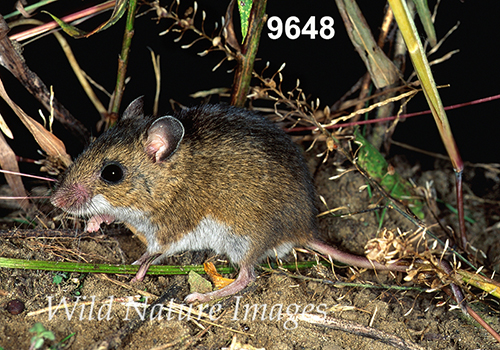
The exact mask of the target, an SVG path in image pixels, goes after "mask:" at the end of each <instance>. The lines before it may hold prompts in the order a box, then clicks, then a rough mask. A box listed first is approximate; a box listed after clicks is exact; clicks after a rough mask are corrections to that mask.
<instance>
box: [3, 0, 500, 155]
mask: <svg viewBox="0 0 500 350" xmlns="http://www.w3.org/2000/svg"><path fill="white" fill-rule="evenodd" d="M13 3H14V1H12V2H11V1H4V0H3V1H2V2H1V4H0V13H2V14H7V13H9V12H11V10H12V8H13ZM29 3H30V4H31V3H33V1H29ZM97 3H100V1H90V0H85V1H81V0H61V1H58V2H56V3H54V4H51V5H50V6H47V7H46V8H47V9H48V10H49V11H51V12H52V13H54V14H55V15H58V16H60V17H62V16H65V15H67V14H70V13H72V12H75V11H76V10H78V9H82V8H85V7H88V6H90V5H92V4H97ZM358 3H359V6H360V7H361V10H362V12H363V13H364V15H365V16H366V18H367V21H368V23H369V24H370V26H371V27H372V30H373V32H374V33H375V35H376V36H377V35H378V30H377V29H378V27H379V26H380V23H381V19H382V16H383V12H384V6H385V2H383V1H372V0H370V1H358ZM434 3H435V2H434V1H430V2H429V4H430V5H431V6H434ZM161 4H162V6H168V5H169V4H170V2H168V3H167V2H165V1H162V2H161ZM190 5H192V2H190V1H188V0H182V2H181V12H182V11H183V10H184V9H186V8H187V7H188V6H190ZM226 6H227V1H213V0H212V1H210V0H201V1H198V8H199V12H200V15H199V16H198V23H200V22H199V19H200V18H201V10H205V11H206V13H207V19H206V25H205V28H206V30H207V32H208V33H210V32H211V29H212V28H213V24H214V22H216V21H219V22H220V18H221V16H223V15H224V13H225V9H226ZM431 8H432V7H431ZM145 9H146V7H145V6H143V7H141V12H143V11H144V10H145ZM499 10H500V4H499V3H498V2H497V1H470V0H465V1H463V2H460V1H458V0H445V1H443V2H442V3H441V5H440V8H439V10H438V15H437V19H436V29H437V36H438V39H440V38H442V37H443V36H444V35H445V34H446V33H447V32H448V30H449V29H451V28H452V27H453V26H454V25H455V24H456V23H457V22H460V27H459V28H458V30H457V31H456V32H455V33H453V34H452V35H451V36H450V37H449V38H448V40H447V41H446V42H445V44H444V45H443V47H442V48H441V49H440V50H439V51H438V52H437V53H436V54H434V55H433V56H432V57H431V60H432V59H436V58H438V57H440V56H443V55H444V54H445V53H447V52H449V51H451V50H454V49H460V52H459V53H458V54H456V55H454V56H453V57H452V58H451V59H450V60H448V61H445V62H443V63H441V64H439V65H436V66H434V67H433V68H432V69H433V73H434V77H435V80H436V83H437V84H438V85H442V84H450V85H451V87H450V88H446V89H441V90H440V94H441V97H442V100H443V104H444V105H445V106H448V105H453V104H457V103H463V102H468V101H472V100H475V99H478V98H484V97H488V96H493V95H496V94H498V93H499V92H498V91H499V88H498V84H497V79H498V77H499V74H498V73H499V66H498V58H499V53H498V51H499V49H498V42H499V39H500V31H499V29H498V24H497V19H498V16H499V12H500V11H499ZM267 13H268V14H269V16H279V17H280V18H281V19H282V20H283V21H285V20H286V19H287V18H288V17H289V16H297V17H299V19H300V20H301V23H305V22H306V21H307V20H308V19H309V17H310V16H316V18H317V22H318V21H319V18H321V17H323V16H331V17H333V18H334V21H335V24H334V28H335V31H336V34H335V36H334V37H333V39H331V40H323V39H321V38H316V39H315V40H311V39H310V38H308V37H302V38H300V39H298V40H289V39H287V38H286V37H285V36H282V38H280V39H279V40H271V39H269V37H268V33H269V31H268V29H267V28H265V29H264V32H263V35H262V39H261V44H260V48H259V52H258V59H259V60H258V61H257V62H256V66H255V69H256V70H257V71H260V70H261V69H262V68H263V67H264V65H265V63H266V62H267V61H269V62H270V63H271V66H270V69H269V70H268V74H271V73H272V72H274V71H276V70H277V69H278V68H279V67H280V66H281V64H282V63H284V62H286V64H287V65H286V68H285V69H284V71H283V75H284V79H285V82H284V84H285V85H284V86H285V87H288V88H291V87H293V86H294V85H295V81H296V79H297V78H298V79H300V81H301V86H302V88H303V89H304V91H305V92H306V93H307V94H308V95H310V96H311V97H312V98H316V97H318V98H320V100H321V102H322V105H323V106H324V105H325V104H329V105H331V104H333V103H334V102H335V101H337V100H338V99H339V98H340V97H341V96H342V95H343V94H344V93H345V92H346V91H347V90H348V89H350V88H351V86H352V85H354V84H355V82H356V81H357V80H358V79H359V78H360V77H361V76H362V75H363V74H364V72H365V71H366V70H365V68H364V66H363V63H362V61H361V60H360V58H359V56H358V54H357V53H356V52H355V50H354V47H353V45H352V44H351V42H350V41H349V39H348V37H347V33H346V31H345V28H344V25H343V23H342V19H341V17H340V15H339V13H338V10H337V8H336V6H335V2H334V1H331V0H314V1H306V0H294V1H285V0H270V1H269V2H268V7H267ZM109 14H110V12H108V13H107V14H104V15H101V16H100V17H98V18H96V19H94V20H92V21H90V22H88V23H85V24H83V25H82V26H81V27H82V28H83V29H86V30H89V29H92V28H93V27H94V26H97V25H98V24H100V23H101V22H103V21H104V20H105V19H106V18H107V17H106V16H109ZM34 17H35V18H37V19H41V20H44V21H49V20H50V19H49V17H48V15H46V14H43V13H37V14H36V15H35V16H34ZM152 17H154V13H149V14H147V15H145V16H142V17H139V18H137V20H136V31H135V36H134V39H133V48H132V53H131V58H130V62H129V69H128V75H129V76H130V77H131V80H130V82H129V84H128V85H127V89H126V92H125V95H124V100H123V103H122V110H123V109H124V108H125V107H126V105H127V104H128V103H129V102H130V101H131V100H132V99H134V98H135V97H137V96H139V95H145V97H146V102H147V105H148V107H147V109H149V111H151V107H149V106H151V105H152V102H153V97H154V93H155V82H154V76H153V67H152V63H151V58H150V57H151V56H150V51H149V49H148V48H151V49H153V50H154V52H155V53H156V54H159V55H160V56H161V70H162V91H161V97H162V99H161V103H160V112H161V113H168V111H169V110H170V103H169V99H173V100H176V101H179V102H180V103H182V104H186V105H194V104H197V103H200V102H201V100H199V99H198V100H196V99H192V98H190V97H189V96H188V95H189V94H192V93H194V92H196V91H200V90H208V89H211V88H215V87H230V86H231V83H232V75H231V74H228V73H227V71H228V70H230V69H231V68H232V67H233V64H232V63H231V62H226V63H224V64H223V65H222V66H221V67H220V68H219V69H218V70H216V71H215V72H212V68H213V67H214V66H215V65H216V64H217V63H218V62H219V61H220V60H221V59H222V58H223V57H224V56H223V53H221V52H214V53H210V54H209V55H208V56H205V57H199V56H198V55H197V53H198V52H201V51H203V50H205V49H207V48H208V47H209V43H208V42H207V41H201V42H199V43H197V44H195V45H194V46H193V47H191V48H190V49H187V50H183V49H181V47H180V46H181V45H184V44H188V43H190V42H191V41H192V39H194V38H195V36H193V35H192V34H191V35H186V36H185V38H184V39H183V40H181V42H180V43H175V42H174V41H173V39H174V38H176V35H175V34H168V35H165V36H159V35H158V33H160V32H162V31H163V30H165V29H166V28H168V27H169V26H170V25H171V23H172V21H170V20H165V19H163V20H162V21H160V22H159V23H157V22H156V21H155V20H153V19H152ZM124 23H125V20H124V19H122V20H120V21H119V22H118V23H117V24H116V25H115V26H113V27H112V28H111V29H110V30H107V31H105V32H103V33H99V34H97V35H94V36H92V37H90V38H88V39H79V40H75V39H71V38H69V37H68V41H69V43H70V45H71V47H72V49H73V51H74V53H75V55H76V57H77V59H78V61H79V63H80V65H81V67H82V68H83V69H84V70H85V71H86V72H87V73H88V74H89V75H90V76H91V77H92V78H93V79H94V80H96V81H97V82H99V83H100V84H101V85H102V86H104V87H105V88H106V89H107V90H108V91H112V90H113V88H114V85H115V76H116V70H117V58H118V55H119V52H120V49H121V40H122V35H123V30H124ZM20 30H22V29H20V28H15V29H13V30H12V33H14V32H17V31H20ZM422 37H423V34H422ZM23 55H24V57H25V59H26V62H27V64H28V66H29V67H30V68H31V69H32V70H33V71H34V72H36V73H37V74H38V75H39V76H40V77H41V78H42V79H43V81H44V82H45V83H46V84H47V86H50V85H53V86H54V91H55V94H56V97H57V98H58V100H59V101H60V102H61V103H63V104H64V105H65V106H66V107H67V108H68V109H69V110H70V111H71V113H72V114H73V115H74V116H75V117H76V118H78V119H80V120H82V121H83V122H84V123H85V124H86V125H88V126H89V128H91V129H92V132H93V133H94V134H96V131H95V123H96V122H97V121H98V120H99V115H98V113H97V111H96V110H95V109H94V108H93V106H92V105H91V103H90V102H89V100H88V99H87V97H86V95H85V94H84V92H83V89H82V88H81V87H80V85H79V83H78V81H77V79H76V77H75V76H74V74H73V72H72V71H71V69H70V66H69V64H68V62H67V61H66V59H65V56H64V54H63V52H62V50H61V48H60V46H59V44H58V43H57V41H56V39H55V38H54V37H53V36H52V35H48V36H46V37H44V38H41V39H39V40H37V41H35V42H33V43H29V44H26V45H25V46H24V52H23ZM409 65H410V64H409V63H408V64H407V66H409ZM407 75H408V72H406V76H407ZM0 77H1V79H2V80H3V82H4V84H5V86H6V89H7V91H8V93H9V94H10V96H11V98H13V99H14V101H15V102H16V103H17V104H19V105H20V106H21V107H22V108H23V109H25V110H26V111H27V112H28V114H30V115H31V116H33V117H37V116H38V112H37V111H38V109H39V108H41V106H40V104H39V103H38V102H37V101H36V100H35V99H34V98H33V97H31V96H30V95H29V94H28V93H27V92H26V91H25V90H24V89H23V88H22V87H21V86H20V84H19V83H18V82H17V81H16V80H15V79H14V78H12V76H11V75H10V73H9V72H8V71H6V70H5V69H4V68H3V67H0ZM97 94H98V96H99V97H100V98H101V100H102V101H103V103H104V105H107V103H108V100H107V98H106V97H105V95H104V94H102V93H100V92H98V93H97ZM212 101H213V102H217V100H212ZM499 107H500V102H499V101H493V102H488V103H484V104H480V105H474V106H468V107H464V108H460V109H457V110H453V111H449V112H448V118H449V120H450V124H451V126H452V130H453V132H454V135H455V139H456V141H457V144H458V146H459V149H460V152H461V154H462V157H463V159H464V160H467V161H471V162H496V163H498V162H500V159H499V158H500V157H499V155H500V152H499V151H498V148H499V147H498V144H497V142H498V139H499V137H498V133H499V130H500V129H499V126H500V122H499V118H498V112H497V109H498V108H499ZM426 109H427V106H426V103H425V100H424V98H423V95H420V96H418V97H417V98H415V99H414V100H412V101H411V102H410V104H409V105H408V112H414V111H421V110H426ZM0 113H1V114H2V115H3V116H4V118H5V119H6V120H7V123H8V124H9V126H11V127H12V128H13V130H14V134H15V138H16V139H15V140H14V141H12V147H13V148H14V150H15V152H16V153H17V154H18V155H20V156H32V157H36V154H35V155H33V151H34V150H36V149H37V148H38V147H37V146H36V145H35V144H34V141H33V140H32V138H31V136H29V134H28V132H27V131H25V130H24V129H23V128H22V126H18V124H19V123H18V121H17V120H16V117H15V116H14V115H13V114H12V113H11V112H10V111H9V108H8V106H7V105H6V104H5V103H4V102H3V101H1V102H0ZM55 133H56V134H57V136H59V137H61V138H62V139H63V140H64V141H65V143H66V144H67V146H68V150H69V151H70V153H71V154H72V155H76V154H78V152H80V151H81V149H82V147H83V145H79V144H77V143H75V142H72V141H73V139H72V137H71V135H69V134H68V132H66V131H65V130H64V129H63V128H62V127H60V126H58V125H56V126H55ZM393 139H395V140H398V141H400V142H404V143H408V144H411V145H413V146H416V147H419V148H423V149H426V150H429V151H433V152H438V153H443V154H444V153H445V150H444V147H443V146H442V143H441V140H440V138H439V134H438V131H437V128H436V126H435V124H434V121H433V118H432V116H431V115H427V116H421V117H414V118H410V119H408V120H406V121H404V122H401V123H400V124H399V125H398V127H397V129H396V132H395V134H394V135H393ZM9 142H11V141H9ZM392 152H393V153H402V152H407V151H404V150H402V149H400V148H397V147H393V148H392ZM411 156H412V157H418V158H419V159H420V161H421V162H423V163H425V162H426V161H427V162H429V161H430V160H431V158H428V157H427V156H424V155H420V154H418V155H415V154H413V155H411Z"/></svg>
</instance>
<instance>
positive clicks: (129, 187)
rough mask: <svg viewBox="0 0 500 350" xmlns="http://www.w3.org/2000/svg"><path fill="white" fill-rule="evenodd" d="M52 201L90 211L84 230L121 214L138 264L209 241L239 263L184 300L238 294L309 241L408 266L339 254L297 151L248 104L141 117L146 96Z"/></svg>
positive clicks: (334, 253) (333, 252)
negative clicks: (135, 238)
mask: <svg viewBox="0 0 500 350" xmlns="http://www.w3.org/2000/svg"><path fill="white" fill-rule="evenodd" d="M51 202H52V204H54V205H55V206H57V207H59V208H61V209H63V210H64V211H66V212H68V213H71V214H74V215H77V216H86V217H89V220H88V222H87V230H88V231H97V230H98V229H99V225H100V224H101V223H102V222H105V223H107V224H109V223H111V222H113V221H120V222H124V223H126V224H127V225H128V226H131V227H132V228H134V229H135V231H137V232H139V233H140V234H142V235H143V236H144V238H145V240H146V241H147V251H146V253H144V255H143V256H142V257H141V258H140V259H139V260H138V261H136V262H135V263H136V264H141V268H140V269H139V272H138V273H137V275H136V277H135V278H134V279H136V280H142V278H143V277H144V276H145V273H146V271H147V269H148V267H149V265H150V264H151V263H158V262H161V260H162V259H163V258H164V257H167V256H170V255H172V254H175V253H179V252H182V251H186V250H201V249H212V250H213V251H215V252H216V253H217V254H223V255H226V256H227V257H228V258H229V260H230V261H231V262H232V263H234V264H236V265H238V266H239V269H240V271H239V274H238V277H237V278H236V280H235V281H234V282H233V283H231V284H230V285H228V286H226V287H224V288H222V289H220V290H217V291H213V292H210V293H206V294H200V293H193V294H190V295H188V296H187V297H186V299H185V300H186V302H188V303H191V302H194V301H200V302H207V301H210V300H213V299H218V298H221V297H224V296H228V295H232V294H234V293H237V292H238V291H240V290H242V289H243V288H245V287H246V286H247V285H248V283H250V282H251V281H253V280H254V279H255V272H254V266H255V265H256V264H257V263H259V262H260V261H262V260H263V259H265V258H266V257H268V256H269V257H272V258H275V257H276V256H278V257H282V256H284V255H285V254H287V253H288V252H290V250H291V249H292V248H293V247H295V246H305V247H308V248H311V249H313V250H316V251H318V252H320V253H323V254H326V255H330V256H331V257H332V258H333V259H334V260H337V261H340V262H343V263H346V264H350V265H355V266H358V267H364V268H376V269H381V270H394V271H405V270H406V266H403V265H397V264H392V265H387V266H385V265H382V264H379V263H377V262H375V261H370V260H368V259H367V258H365V257H360V256H356V255H352V254H349V253H345V252H342V251H340V250H338V249H337V248H334V247H331V246H329V245H327V244H325V243H323V242H322V241H321V240H320V239H319V238H318V227H317V219H316V216H317V213H318V212H317V208H316V206H315V202H316V192H315V189H314V185H313V181H312V176H311V174H310V172H309V170H308V168H307V166H306V164H305V161H304V159H303V157H302V154H301V152H300V150H299V149H298V148H297V147H296V145H295V144H294V143H293V142H292V141H291V140H290V138H289V137H288V135H286V134H285V133H284V132H283V131H282V130H280V129H279V128H277V127H276V126H275V125H274V124H272V123H271V122H270V121H268V120H267V119H265V118H264V117H262V116H260V115H257V114H255V113H252V112H249V111H247V110H244V109H240V108H235V107H231V106H223V105H205V106H200V107H194V108H189V109H184V110H182V111H181V112H179V113H177V114H175V115H174V116H164V117H160V118H156V117H151V116H145V115H144V113H143V102H142V98H139V99H136V100H135V101H133V102H132V103H131V104H130V105H129V106H128V107H127V109H126V110H125V112H124V114H123V117H122V118H121V120H120V121H119V122H118V123H117V124H116V126H115V127H113V128H111V129H110V130H108V131H107V132H105V133H104V134H103V135H101V136H100V137H99V138H97V139H96V140H95V141H94V142H93V143H92V144H91V145H90V146H89V147H88V148H87V149H86V150H85V151H84V152H83V153H82V154H81V155H80V156H79V157H78V158H77V159H76V160H75V162H74V163H73V165H71V167H70V168H69V169H68V170H67V171H66V173H65V174H64V175H63V176H62V179H61V180H60V181H59V183H58V187H57V190H56V191H55V193H54V194H53V196H52V198H51Z"/></svg>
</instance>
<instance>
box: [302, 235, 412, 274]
mask: <svg viewBox="0 0 500 350" xmlns="http://www.w3.org/2000/svg"><path fill="white" fill-rule="evenodd" d="M307 246H308V247H309V248H311V249H313V250H316V251H318V252H320V253H321V254H325V255H329V256H331V258H332V259H333V260H336V261H339V262H341V263H344V264H348V265H352V266H357V267H362V268H365V269H375V270H389V271H403V272H405V271H406V269H407V268H408V266H406V265H399V264H398V263H394V264H389V265H382V264H380V263H378V262H376V261H373V260H369V259H368V258H366V257H364V256H359V255H354V254H351V253H346V252H343V251H341V250H338V249H337V248H335V247H332V246H329V245H327V244H325V243H323V242H320V241H318V240H316V239H315V240H313V241H311V242H309V243H308V244H307Z"/></svg>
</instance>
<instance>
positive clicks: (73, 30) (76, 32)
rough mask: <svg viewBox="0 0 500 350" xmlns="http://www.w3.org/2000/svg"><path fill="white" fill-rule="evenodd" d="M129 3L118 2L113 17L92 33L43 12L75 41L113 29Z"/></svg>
mask: <svg viewBox="0 0 500 350" xmlns="http://www.w3.org/2000/svg"><path fill="white" fill-rule="evenodd" d="M128 2H129V0H118V1H117V2H116V4H115V7H114V9H113V13H112V14H111V17H110V18H109V19H108V20H107V21H106V22H104V23H102V24H101V25H100V26H98V27H97V28H95V29H94V30H92V31H90V32H86V31H84V30H81V29H79V28H77V27H75V26H72V25H70V24H68V23H66V22H64V21H63V20H61V19H60V18H58V17H56V16H54V15H53V14H51V13H50V12H47V11H42V12H45V13H46V14H48V15H49V16H50V17H52V18H53V19H54V21H56V22H57V24H59V25H60V26H61V28H62V30H64V32H65V33H66V34H68V35H70V36H71V37H73V38H75V39H80V38H88V37H89V36H91V35H93V34H96V33H99V32H101V31H103V30H106V29H108V28H109V27H111V26H112V25H114V24H115V23H116V22H118V21H119V20H120V18H122V17H123V15H124V14H125V12H126V10H127V7H128Z"/></svg>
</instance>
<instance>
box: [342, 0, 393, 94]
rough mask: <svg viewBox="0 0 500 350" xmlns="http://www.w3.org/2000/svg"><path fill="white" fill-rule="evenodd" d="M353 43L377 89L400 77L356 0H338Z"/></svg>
mask: <svg viewBox="0 0 500 350" xmlns="http://www.w3.org/2000/svg"><path fill="white" fill-rule="evenodd" d="M335 2H336V3H337V7H338V8H339V11H340V14H341V16H342V20H343V21H344V25H345V27H346V29H347V33H348V34H349V38H350V39H351V42H352V44H353V45H354V47H355V48H356V51H357V52H358V54H359V56H360V57H361V59H362V60H363V62H364V63H365V66H366V68H367V69H368V71H369V72H370V76H371V78H372V81H373V83H374V84H375V86H376V87H377V89H381V88H383V87H386V86H389V85H391V84H393V83H394V82H396V80H397V79H398V70H397V68H396V66H395V65H394V63H392V61H391V60H390V59H389V58H388V57H387V56H386V55H385V53H384V52H383V51H382V49H381V48H380V47H379V46H378V45H377V42H376V41H375V39H374V38H373V36H372V33H371V30H370V27H369V26H368V24H367V23H366V20H365V18H364V17H363V14H362V13H361V10H360V9H359V7H358V5H357V4H356V2H355V1H352V0H336V1H335Z"/></svg>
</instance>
